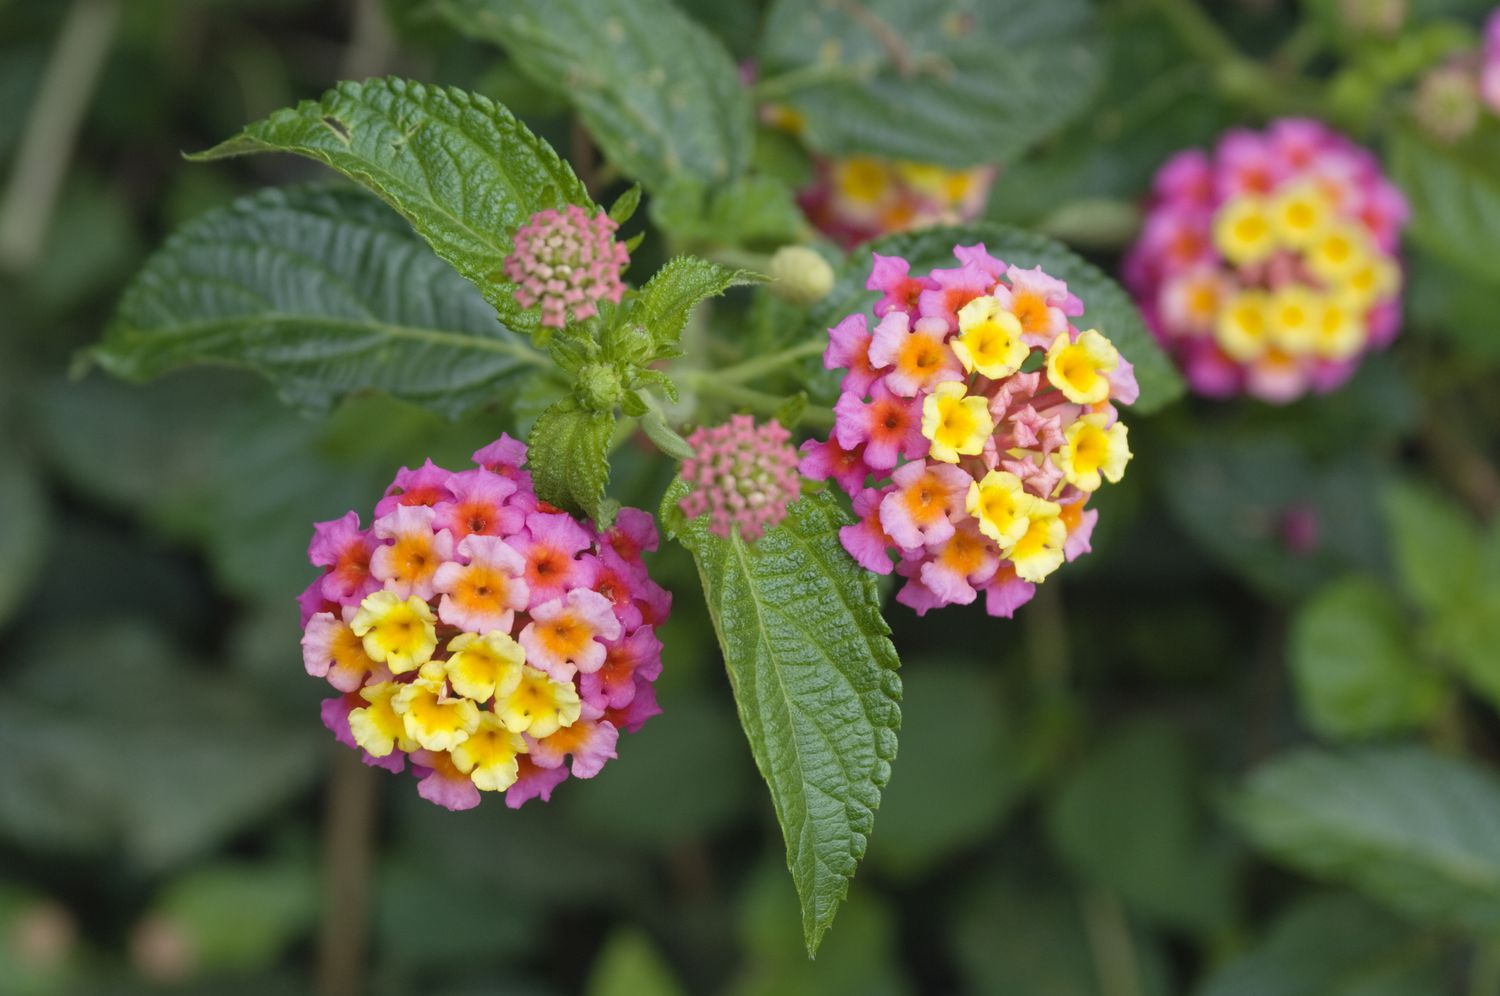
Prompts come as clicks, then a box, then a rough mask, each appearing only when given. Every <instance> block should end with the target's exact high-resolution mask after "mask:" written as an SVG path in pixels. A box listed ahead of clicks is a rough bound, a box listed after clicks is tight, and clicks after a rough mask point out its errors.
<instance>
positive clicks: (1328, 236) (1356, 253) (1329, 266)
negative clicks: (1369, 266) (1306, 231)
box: [1305, 222, 1373, 284]
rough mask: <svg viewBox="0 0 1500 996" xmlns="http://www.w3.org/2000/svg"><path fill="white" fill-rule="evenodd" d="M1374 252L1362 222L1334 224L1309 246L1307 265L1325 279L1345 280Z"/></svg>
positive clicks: (1326, 281)
mask: <svg viewBox="0 0 1500 996" xmlns="http://www.w3.org/2000/svg"><path fill="white" fill-rule="evenodd" d="M1372 255H1373V253H1372V251H1371V246H1370V238H1369V235H1368V234H1366V232H1365V230H1364V229H1363V228H1361V227H1359V226H1358V225H1353V224H1349V223H1347V222H1346V223H1343V224H1339V225H1334V226H1333V227H1331V228H1329V229H1328V230H1327V231H1326V232H1324V233H1322V235H1321V236H1319V237H1318V238H1317V239H1316V240H1314V241H1313V242H1312V243H1311V244H1310V245H1309V246H1308V247H1307V252H1306V256H1305V258H1306V260H1307V268H1308V269H1309V270H1311V271H1312V274H1313V276H1315V277H1317V278H1318V279H1319V280H1322V281H1323V282H1324V283H1330V284H1336V283H1342V282H1343V281H1344V280H1347V279H1348V278H1349V275H1350V274H1352V273H1354V272H1355V271H1356V270H1358V269H1360V268H1361V267H1362V266H1364V265H1365V264H1366V263H1367V262H1368V261H1369V259H1370V257H1371V256H1372Z"/></svg>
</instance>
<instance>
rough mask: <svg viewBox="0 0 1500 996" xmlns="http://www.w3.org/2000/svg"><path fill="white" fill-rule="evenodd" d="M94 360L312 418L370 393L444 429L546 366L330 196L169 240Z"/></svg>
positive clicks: (317, 191)
mask: <svg viewBox="0 0 1500 996" xmlns="http://www.w3.org/2000/svg"><path fill="white" fill-rule="evenodd" d="M93 355H94V356H95V358H96V359H97V360H98V361H99V363H100V365H101V366H103V367H104V368H105V369H106V370H108V371H110V372H111V373H114V374H116V375H119V376H122V377H127V378H130V379H133V380H141V379H145V378H149V377H155V376H158V375H160V374H163V373H166V372H168V371H170V370H173V369H176V368H177V367H181V366H186V365H190V364H199V363H213V364H227V365H232V366H243V367H249V368H251V369H254V370H256V371H258V372H260V373H261V374H263V375H265V376H266V377H268V378H270V379H271V380H272V381H274V382H275V384H276V386H277V388H278V389H279V390H280V392H281V394H282V396H283V397H285V398H286V399H287V400H288V401H290V402H292V403H293V404H296V405H300V406H302V407H306V408H315V409H326V408H330V407H332V406H333V405H334V404H335V403H337V402H338V401H339V400H340V399H342V398H343V397H344V396H346V395H348V394H350V393H352V392H357V391H365V390H379V391H385V392H388V393H390V394H393V395H396V396H398V397H401V398H405V399H407V400H410V401H415V402H418V403H420V404H423V405H425V406H427V407H429V408H433V409H436V410H437V411H440V412H442V413H444V414H446V415H457V414H459V413H461V412H463V411H465V410H467V409H471V408H474V407H477V406H479V405H481V404H484V403H485V402H487V401H492V400H494V399H495V398H496V396H497V394H498V392H499V391H500V389H501V388H503V387H504V386H506V385H508V384H511V383H514V382H515V381H516V380H518V379H519V378H520V376H521V375H522V374H525V373H530V372H534V371H536V370H537V369H539V368H543V367H545V366H546V365H548V362H549V361H548V360H547V358H546V357H545V356H544V355H542V354H541V353H539V352H537V351H536V350H534V349H532V348H531V347H530V346H529V345H528V344H527V340H526V339H525V338H524V337H522V336H520V335H518V334H517V333H515V332H512V331H511V330H510V329H507V328H505V327H504V326H503V325H501V324H500V323H499V322H497V321H496V320H495V314H494V310H493V309H492V308H491V307H490V306H489V305H488V304H486V303H485V301H484V299H483V297H481V296H480V294H479V292H477V291H476V290H475V289H474V288H473V287H472V286H471V285H470V284H469V283H468V282H467V281H465V280H464V279H462V278H461V277H459V276H458V275H457V274H456V273H454V272H453V270H452V269H450V268H449V267H447V266H446V265H444V264H443V262H442V261H441V260H439V259H438V258H437V257H436V256H434V255H433V254H432V252H431V250H429V249H428V248H427V247H426V246H425V245H423V244H422V242H421V240H420V239H418V238H417V237H416V236H414V235H413V234H412V232H411V229H410V228H409V227H407V225H406V224H405V223H404V222H402V221H401V219H400V218H397V217H396V216H395V215H393V214H391V212H390V211H388V210H387V209H386V208H385V207H384V206H383V205H382V204H380V202H379V201H377V200H375V198H373V197H371V196H370V195H368V194H365V193H363V192H361V191H358V190H355V189H352V188H333V187H305V188H290V189H287V190H267V191H263V192H261V193H259V194H255V195H253V196H250V197H246V198H243V199H241V200H239V201H236V202H235V203H234V204H232V205H230V206H229V207H227V208H222V209H220V210H218V211H214V212H211V213H209V214H207V215H205V216H204V217H202V218H200V219H199V220H197V221H195V222H193V223H192V224H191V225H189V226H187V227H186V228H184V229H183V230H182V231H180V232H178V233H177V234H176V235H174V236H173V237H172V238H171V239H169V240H168V241H167V244H166V245H165V246H164V247H163V248H162V249H161V250H160V251H158V252H157V253H156V255H154V256H153V257H151V259H150V261H149V262H148V263H147V264H146V266H145V268H144V269H143V270H142V271H141V273H140V274H139V275H138V276H137V277H136V279H135V281H134V283H132V284H131V285H130V288H129V289H128V290H127V291H126V292H125V296H124V298H123V299H122V300H121V302H120V307H119V310H118V311H117V313H116V315H115V319H114V321H113V322H112V323H111V324H110V326H109V329H108V331H106V333H105V336H104V339H103V341H102V342H101V343H100V345H99V346H97V347H96V348H95V350H94V353H93Z"/></svg>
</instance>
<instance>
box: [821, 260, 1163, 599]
mask: <svg viewBox="0 0 1500 996" xmlns="http://www.w3.org/2000/svg"><path fill="white" fill-rule="evenodd" d="M953 252H954V255H955V256H956V257H957V258H958V261H959V263H960V264H961V265H959V266H958V267H954V268H949V269H935V270H933V271H931V272H930V273H928V274H925V275H922V276H912V275H911V264H910V263H909V262H908V261H907V260H905V259H901V258H899V257H894V256H881V255H880V254H878V253H877V254H874V261H875V265H874V269H873V271H872V273H871V275H870V279H869V282H868V283H867V285H866V286H867V287H869V289H871V290H878V291H880V292H881V294H882V297H881V298H880V300H879V301H878V302H877V303H876V305H875V308H874V316H875V319H876V322H875V325H874V327H873V328H871V327H870V324H869V319H868V318H867V316H866V315H864V314H863V313H859V314H853V315H849V316H848V317H846V318H844V319H843V320H842V321H840V322H839V323H838V324H837V325H836V326H834V327H833V328H832V329H830V330H829V344H828V349H827V352H826V353H825V354H824V365H825V366H826V367H827V368H828V369H830V370H835V369H842V370H844V371H845V373H844V376H843V382H842V392H841V394H840V396H839V399H838V403H837V404H836V405H835V407H834V413H835V419H836V421H835V425H834V430H833V433H832V435H831V436H830V437H829V438H828V440H826V441H824V442H819V441H816V440H810V441H809V442H807V443H805V444H804V445H803V449H802V453H803V456H802V463H801V469H802V472H803V473H804V474H805V475H807V476H808V477H810V478H813V479H815V480H827V479H830V478H831V479H832V480H834V481H836V482H837V483H838V485H839V486H840V487H841V488H842V489H843V490H844V491H845V492H846V493H848V495H849V496H850V497H851V499H852V500H853V503H854V511H855V514H856V515H857V516H858V517H859V521H858V522H856V523H855V524H854V525H851V526H846V527H844V528H843V529H842V530H840V534H839V535H840V539H841V540H842V542H843V545H844V548H845V549H846V550H848V551H849V553H850V555H851V556H853V557H854V559H855V560H857V561H858V562H859V563H860V564H861V565H862V566H864V567H865V568H867V569H869V570H871V571H874V572H876V573H878V574H889V573H890V572H891V571H892V570H894V571H895V572H896V573H897V574H898V575H900V576H901V577H903V578H905V579H906V583H905V585H904V586H903V587H902V588H901V589H900V591H899V592H898V593H897V595H896V599H897V601H899V602H901V603H902V604H904V605H907V606H910V607H911V608H913V609H915V610H916V611H917V613H918V614H919V615H920V614H924V613H926V611H927V610H928V609H932V608H937V607H940V606H944V605H967V604H969V603H971V602H973V601H975V600H976V599H977V598H978V597H979V595H980V594H981V593H983V594H984V596H985V606H986V609H987V611H988V612H989V613H990V614H991V615H995V616H1004V617H1009V616H1011V614H1012V613H1014V611H1015V610H1016V609H1017V608H1018V607H1019V606H1021V605H1023V604H1025V603H1026V602H1027V601H1028V600H1030V599H1031V597H1032V595H1033V594H1034V593H1035V590H1036V589H1035V585H1036V584H1038V583H1040V582H1041V581H1042V580H1043V579H1045V578H1046V577H1047V576H1048V575H1050V574H1051V573H1052V572H1053V571H1055V570H1057V568H1058V567H1060V566H1061V565H1062V564H1063V563H1064V562H1065V561H1071V560H1073V559H1075V558H1077V557H1078V556H1080V555H1082V554H1084V553H1086V552H1088V550H1089V540H1090V537H1091V535H1092V533H1093V528H1094V523H1095V521H1096V520H1097V519H1098V512H1097V511H1096V510H1094V509H1090V508H1088V502H1089V499H1090V498H1091V497H1092V496H1093V494H1094V492H1095V491H1097V490H1098V489H1099V488H1100V487H1101V485H1102V484H1103V483H1104V482H1105V481H1111V482H1113V481H1118V480H1119V479H1120V477H1121V475H1122V474H1123V472H1124V470H1125V464H1126V462H1127V461H1128V460H1129V459H1130V447H1129V442H1128V438H1127V432H1126V428H1125V425H1124V423H1122V422H1121V421H1120V420H1119V416H1118V412H1117V411H1116V409H1115V404H1116V403H1123V404H1129V403H1131V402H1132V401H1134V400H1135V399H1136V397H1137V395H1138V393H1139V390H1138V388H1137V386H1136V381H1135V374H1134V371H1133V370H1132V368H1131V365H1130V363H1129V362H1128V361H1126V359H1125V358H1124V357H1123V356H1121V355H1120V354H1119V352H1118V351H1117V350H1116V349H1115V347H1114V345H1113V344H1112V343H1111V342H1110V341H1109V339H1108V338H1106V337H1105V336H1104V335H1102V334H1101V333H1100V332H1098V331H1097V330H1094V329H1088V330H1086V331H1080V330H1079V329H1078V327H1077V326H1075V325H1074V324H1073V321H1072V319H1074V318H1077V317H1078V316H1080V315H1082V314H1083V310H1084V309H1083V302H1081V301H1080V300H1079V299H1078V298H1077V297H1076V296H1075V295H1073V294H1071V293H1069V291H1068V287H1067V284H1065V283H1064V282H1063V281H1061V280H1058V279H1056V278H1054V277H1051V276H1049V275H1048V274H1046V273H1044V272H1042V270H1041V268H1040V267H1037V268H1034V269H1029V270H1028V269H1022V268H1020V267H1017V266H1007V265H1006V264H1005V263H1003V262H1002V261H1000V260H998V259H996V258H994V257H993V256H991V255H990V254H989V253H988V252H987V251H986V250H985V247H984V245H983V244H979V245H974V246H958V247H956V248H955V249H954V250H953ZM893 554H894V555H895V559H894V562H893V559H892V555H893Z"/></svg>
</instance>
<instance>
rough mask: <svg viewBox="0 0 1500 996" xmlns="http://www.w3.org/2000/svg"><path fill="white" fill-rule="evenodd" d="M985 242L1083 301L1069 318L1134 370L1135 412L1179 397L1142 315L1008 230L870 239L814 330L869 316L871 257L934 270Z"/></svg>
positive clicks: (1085, 266) (1075, 266) (1093, 274)
mask: <svg viewBox="0 0 1500 996" xmlns="http://www.w3.org/2000/svg"><path fill="white" fill-rule="evenodd" d="M975 242H983V243H984V245H985V247H986V248H987V249H989V251H990V252H991V253H993V254H994V255H995V256H998V257H999V258H1001V259H1003V260H1004V261H1005V262H1007V263H1009V264H1011V265H1013V266H1021V267H1026V268H1030V267H1033V266H1040V267H1041V268H1042V269H1043V270H1045V271H1046V272H1047V273H1050V274H1051V275H1052V276H1054V277H1057V278H1058V279H1059V280H1066V281H1067V282H1068V289H1069V290H1071V291H1072V292H1073V293H1075V294H1077V295H1078V296H1079V298H1081V299H1082V300H1083V305H1084V309H1085V310H1084V313H1083V315H1082V316H1081V317H1079V318H1077V319H1074V321H1075V322H1077V323H1079V324H1080V327H1081V328H1097V329H1098V330H1099V331H1100V332H1103V333H1104V334H1105V335H1107V336H1108V337H1109V338H1110V340H1111V341H1112V342H1113V343H1114V344H1115V345H1116V346H1117V347H1118V348H1119V350H1120V353H1121V355H1123V356H1124V357H1125V358H1126V359H1127V360H1129V361H1130V362H1131V363H1133V364H1134V365H1135V375H1136V379H1137V380H1139V381H1140V384H1141V397H1140V400H1139V401H1137V402H1136V403H1135V405H1134V406H1133V408H1134V410H1135V411H1138V412H1153V411H1156V410H1157V409H1159V408H1162V407H1163V406H1165V405H1167V404H1170V403H1171V402H1173V401H1175V400H1176V399H1177V398H1179V397H1180V396H1181V395H1182V393H1183V390H1184V385H1183V382H1182V378H1181V377H1179V376H1178V374H1177V371H1176V369H1175V368H1174V367H1173V366H1172V361H1171V360H1169V359H1167V357H1166V354H1164V353H1163V352H1162V351H1161V349H1160V348H1159V347H1158V346H1157V345H1156V340H1155V339H1154V338H1152V336H1151V333H1150V331H1148V330H1147V328H1146V326H1145V323H1144V322H1142V321H1141V316H1140V312H1139V311H1137V310H1136V307H1135V304H1134V303H1133V302H1132V301H1131V299H1130V296H1129V295H1128V294H1126V293H1125V290H1124V289H1123V288H1122V287H1120V285H1119V284H1117V283H1115V282H1114V281H1113V280H1111V279H1110V278H1109V277H1107V276H1105V275H1104V273H1102V272H1101V271H1100V270H1099V269H1098V267H1096V266H1094V265H1093V264H1091V263H1089V262H1088V261H1087V260H1084V259H1083V258H1082V257H1080V256H1078V255H1077V254H1076V253H1074V252H1072V251H1071V250H1069V249H1068V248H1067V247H1066V246H1064V245H1063V244H1062V243H1060V242H1055V241H1053V240H1052V239H1048V238H1045V237H1044V236H1041V235H1036V234H1033V233H1031V232H1027V231H1023V230H1021V229H1019V228H1012V227H1011V226H1009V225H994V224H977V225H958V226H952V227H945V228H929V229H925V230H923V231H919V232H907V233H903V234H900V235H890V236H886V237H885V238H881V239H876V240H875V241H874V242H870V243H868V244H866V245H864V246H861V247H860V248H858V249H855V250H854V251H853V252H852V253H851V254H850V255H849V258H848V260H847V261H846V262H845V263H844V266H843V267H842V268H841V269H840V270H839V271H838V279H837V282H836V283H835V284H834V288H833V291H832V292H831V293H830V294H829V295H828V297H826V298H825V299H824V300H823V302H822V303H821V304H820V305H819V307H818V309H817V312H816V313H815V314H814V316H813V319H814V324H815V326H816V327H817V329H818V330H819V331H821V330H822V329H824V328H827V327H828V326H831V325H833V324H834V323H836V322H837V321H838V320H839V319H840V318H842V317H843V316H844V315H847V314H849V313H850V312H853V311H868V310H869V308H870V306H871V305H872V304H873V303H874V302H875V300H876V297H877V296H878V295H876V294H875V292H873V291H867V290H865V281H866V280H867V279H868V278H869V275H870V262H871V260H870V254H871V253H872V252H878V253H880V254H882V255H885V256H892V255H894V256H902V257H905V258H906V259H908V260H910V261H911V264H912V272H913V273H919V272H921V271H923V270H928V269H931V268H932V267H935V266H957V265H958V261H957V260H956V259H954V258H953V247H954V246H955V245H972V244H974V243H975Z"/></svg>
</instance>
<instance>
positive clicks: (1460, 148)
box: [1391, 122, 1500, 284]
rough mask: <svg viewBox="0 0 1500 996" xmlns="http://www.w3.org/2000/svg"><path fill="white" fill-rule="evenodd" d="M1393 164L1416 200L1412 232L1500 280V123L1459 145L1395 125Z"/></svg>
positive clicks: (1432, 248)
mask: <svg viewBox="0 0 1500 996" xmlns="http://www.w3.org/2000/svg"><path fill="white" fill-rule="evenodd" d="M1391 170H1392V173H1393V174H1394V177H1395V180H1396V183H1397V185H1398V186H1400V187H1401V190H1402V192H1403V193H1404V194H1405V195H1406V197H1407V199H1408V200H1409V201H1410V202H1411V208H1412V218H1411V229H1410V230H1411V237H1412V239H1413V240H1414V241H1415V242H1417V243H1418V244H1419V245H1420V246H1421V247H1422V248H1423V249H1425V250H1426V251H1427V252H1430V253H1432V254H1433V255H1435V256H1438V257H1441V258H1442V259H1443V260H1444V261H1446V262H1448V263H1451V264H1452V265H1454V266H1457V267H1459V268H1460V269H1463V270H1466V271H1467V272H1469V273H1470V274H1472V275H1473V276H1476V277H1479V278H1480V279H1482V280H1485V281H1487V282H1489V283H1492V284H1500V126H1497V125H1496V124H1495V123H1494V122H1486V123H1485V127H1483V128H1482V129H1480V131H1479V132H1477V133H1476V134H1475V135H1474V136H1472V137H1471V138H1469V139H1468V140H1466V141H1465V142H1463V143H1461V144H1458V145H1442V144H1439V143H1437V142H1435V141H1432V140H1430V139H1428V138H1426V137H1424V136H1422V135H1420V134H1418V133H1417V132H1416V131H1415V130H1412V129H1410V128H1398V129H1396V130H1395V133H1394V135H1393V139H1392V142H1391Z"/></svg>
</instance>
